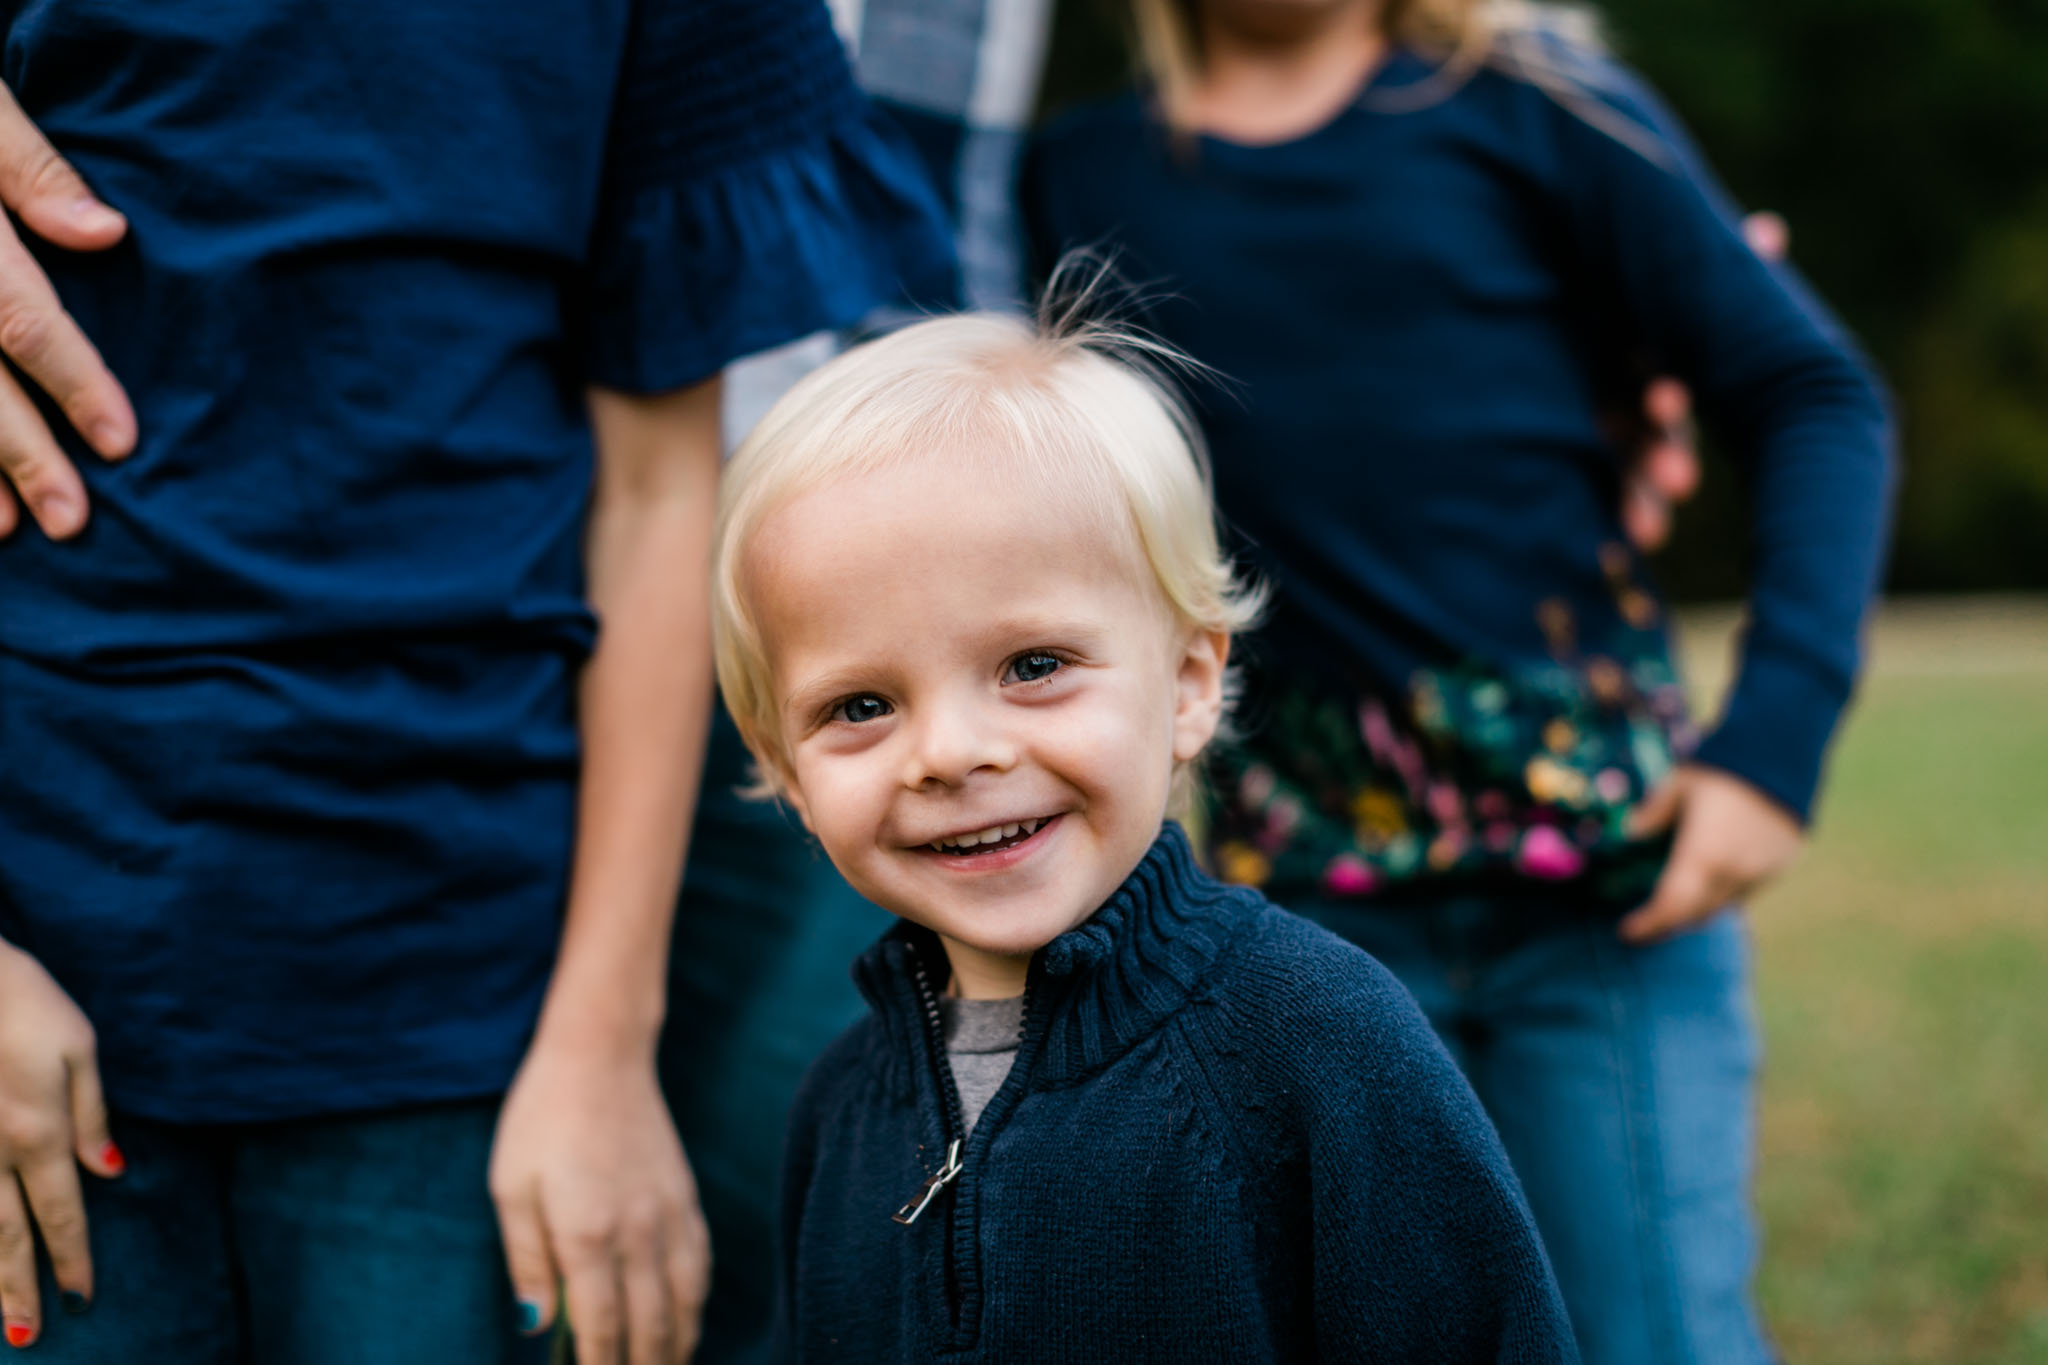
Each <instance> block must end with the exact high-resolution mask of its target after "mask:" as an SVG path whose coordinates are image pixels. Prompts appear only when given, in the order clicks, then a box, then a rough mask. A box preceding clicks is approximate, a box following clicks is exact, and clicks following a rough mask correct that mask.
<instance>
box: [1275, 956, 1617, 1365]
mask: <svg viewBox="0 0 2048 1365" xmlns="http://www.w3.org/2000/svg"><path fill="white" fill-rule="evenodd" d="M1255 960H1256V965H1253V966H1250V967H1249V968H1248V972H1249V977H1250V978H1256V977H1257V976H1266V977H1267V978H1268V981H1267V983H1264V984H1255V985H1254V986H1253V988H1252V989H1250V990H1248V991H1245V992H1243V994H1244V995H1245V997H1246V998H1248V999H1260V998H1264V999H1267V1000H1277V1001H1279V1002H1281V1004H1280V1008H1279V1013H1281V1014H1282V1015H1283V1016H1285V1017H1286V1023H1285V1024H1284V1025H1283V1026H1281V1027H1273V1026H1271V1025H1270V1024H1269V1025H1267V1026H1265V1027H1264V1028H1263V1030H1262V1031H1263V1032H1264V1033H1265V1034H1266V1035H1267V1036H1268V1037H1269V1038H1270V1039H1271V1040H1272V1042H1271V1044H1270V1045H1269V1049H1268V1051H1269V1054H1270V1055H1269V1056H1268V1057H1266V1058H1265V1059H1264V1060H1263V1061H1261V1062H1259V1063H1258V1070H1260V1071H1261V1072H1263V1073H1265V1074H1266V1075H1268V1076H1270V1077H1273V1078H1276V1079H1277V1080H1278V1082H1279V1084H1280V1086H1281V1087H1282V1089H1281V1092H1280V1093H1281V1096H1282V1097H1283V1098H1282V1101H1281V1102H1280V1103H1279V1104H1277V1105H1268V1106H1266V1107H1267V1108H1270V1109H1277V1110H1278V1111H1279V1112H1280V1113H1282V1114H1285V1115H1287V1116H1288V1119H1287V1121H1288V1124H1289V1126H1290V1127H1292V1128H1293V1129H1294V1130H1295V1132H1294V1133H1293V1134H1292V1135H1291V1136H1290V1138H1289V1139H1288V1141H1289V1143H1290V1145H1291V1144H1292V1143H1296V1142H1298V1143H1299V1144H1301V1148H1302V1151H1303V1158H1302V1159H1303V1161H1304V1162H1305V1164H1306V1171H1307V1181H1306V1190H1307V1193H1306V1195H1305V1198H1306V1199H1307V1201H1308V1204H1309V1217H1310V1219H1311V1222H1312V1229H1311V1240H1312V1243H1313V1267H1314V1287H1313V1304H1314V1312H1315V1319H1316V1321H1315V1334H1316V1341H1317V1345H1318V1352H1317V1353H1318V1356H1319V1357H1320V1358H1322V1359H1326V1360H1429V1361H1435V1362H1440V1365H1464V1363H1467V1362H1469V1363H1470V1365H1478V1362H1482V1361H1484V1362H1501V1363H1502V1365H1507V1363H1508V1362H1512V1363H1513V1365H1537V1362H1543V1363H1544V1365H1556V1363H1557V1362H1572V1361H1576V1360H1578V1358H1579V1356H1578V1349H1577V1346H1576V1345H1575V1343H1574V1338H1573V1335H1572V1330H1571V1324H1570V1320H1569V1319H1568V1317H1567V1316H1566V1313H1565V1307H1564V1301H1563V1298H1562V1297H1561V1296H1560V1294H1559V1292H1558V1289H1557V1282H1556V1279H1555V1278H1554V1276H1553V1275H1552V1273H1551V1269H1550V1263H1549V1260H1548V1258H1547V1257H1546V1256H1545V1255H1544V1252H1543V1247H1542V1243H1541V1241H1540V1240H1539V1238H1538V1235H1537V1232H1536V1224H1535V1219H1534V1217H1533V1216H1532V1215H1531V1213H1530V1212H1529V1207H1528V1204H1527V1202H1526V1201H1525V1200H1524V1198H1523V1195H1522V1189H1521V1185H1520V1183H1519V1182H1518V1181H1517V1180H1516V1178H1515V1175H1514V1172H1513V1170H1512V1169H1511V1168H1510V1167H1509V1165H1508V1159H1507V1153H1506V1152H1505V1151H1504V1150H1503V1149H1502V1147H1501V1144H1500V1139H1499V1137H1498V1136H1497V1135H1496V1134H1495V1132H1494V1129H1493V1125H1492V1123H1491V1122H1490V1121H1489V1120H1488V1119H1487V1117H1486V1114H1485V1112H1484V1111H1483V1110H1482V1109H1481V1108H1480V1106H1479V1100H1478V1097H1477V1096H1475V1095H1474V1094H1473V1093H1472V1089H1471V1087H1470V1086H1469V1085H1467V1084H1466V1082H1465V1079H1464V1077H1463V1076H1462V1075H1460V1074H1459V1072H1458V1069H1457V1067H1456V1065H1455V1064H1454V1063H1453V1062H1452V1061H1451V1058H1450V1056H1449V1055H1448V1054H1447V1053H1445V1051H1444V1049H1443V1047H1442V1045H1441V1044H1440V1043H1438V1041H1437V1039H1436V1035H1435V1034H1434V1033H1432V1032H1431V1031H1430V1028H1429V1025H1428V1023H1427V1022H1426V1021H1425V1020H1424V1019H1423V1017H1422V1014H1421V1012H1420V1011H1419V1010H1418V1009H1417V1008H1416V1006H1415V1003H1414V1001H1413V1000H1412V999H1411V998H1410V997H1409V995H1408V993H1407V991H1405V990H1404V989H1403V988H1402V987H1401V985H1400V983H1399V982H1397V981H1396V980H1395V979H1394V978H1393V977H1392V976H1391V975H1389V974H1388V973H1387V971H1386V970H1385V969H1384V968H1382V967H1381V966H1380V965H1379V964H1378V963H1377V962H1374V961H1373V960H1372V959H1371V958H1369V957H1368V956H1366V955H1365V954H1363V953H1360V952H1358V951H1357V950H1355V949H1352V948H1350V947H1349V945H1345V944H1342V943H1340V942H1338V941H1337V940H1336V939H1335V938H1333V937H1331V936H1329V935H1326V934H1324V933H1323V932H1322V931H1320V930H1317V929H1314V928H1312V927H1310V926H1308V925H1307V924H1305V923H1301V922H1299V921H1297V922H1295V926H1294V927H1293V928H1292V929H1290V930H1289V931H1287V932H1286V933H1283V934H1278V935H1274V936H1272V938H1271V939H1269V941H1268V946H1267V949H1266V950H1265V951H1262V952H1260V953H1258V954H1256V955H1255ZM1248 979H1249V978H1248ZM1303 982H1309V983H1313V989H1312V990H1311V989H1308V988H1304V987H1303V986H1302V985H1301V984H1300V983H1303ZM1290 983H1291V984H1290ZM1258 1031H1261V1030H1259V1029H1247V1032H1248V1033H1255V1032H1258Z"/></svg>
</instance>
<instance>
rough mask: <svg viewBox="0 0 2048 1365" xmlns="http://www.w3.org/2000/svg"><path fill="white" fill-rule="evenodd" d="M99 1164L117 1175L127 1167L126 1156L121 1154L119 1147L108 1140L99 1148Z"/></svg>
mask: <svg viewBox="0 0 2048 1365" xmlns="http://www.w3.org/2000/svg"><path fill="white" fill-rule="evenodd" d="M100 1165H102V1166H104V1167H106V1168H107V1169H108V1170H109V1171H112V1172H113V1173H114V1174H115V1175H119V1174H121V1172H123V1171H125V1170H127V1169H128V1158H127V1157H125V1156H122V1155H121V1149H120V1148H119V1147H116V1146H115V1145H114V1144H113V1143H111V1142H110V1143H108V1144H107V1145H106V1146H104V1147H102V1148H100Z"/></svg>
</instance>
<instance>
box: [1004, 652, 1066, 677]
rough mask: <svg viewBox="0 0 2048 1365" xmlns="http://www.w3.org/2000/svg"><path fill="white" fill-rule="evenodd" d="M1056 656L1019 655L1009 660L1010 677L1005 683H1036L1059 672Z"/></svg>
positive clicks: (1059, 665) (1042, 654)
mask: <svg viewBox="0 0 2048 1365" xmlns="http://www.w3.org/2000/svg"><path fill="white" fill-rule="evenodd" d="M1060 667H1061V664H1060V660H1059V658H1058V656H1056V655H1052V654H1044V653H1034V654H1019V655H1018V656H1017V657H1016V658H1014V659H1012V660H1010V677H1009V678H1008V679H1006V680H1005V681H1012V680H1014V681H1016V682H1037V681H1038V680H1039V679H1040V678H1050V677H1051V676H1052V675H1053V674H1055V673H1057V672H1059V671H1060Z"/></svg>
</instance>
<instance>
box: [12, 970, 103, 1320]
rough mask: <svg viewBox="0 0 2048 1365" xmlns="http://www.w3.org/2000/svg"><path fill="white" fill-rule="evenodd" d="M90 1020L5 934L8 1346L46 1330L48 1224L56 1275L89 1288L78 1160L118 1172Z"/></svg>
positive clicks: (84, 1291) (77, 1289) (88, 1293)
mask: <svg viewBox="0 0 2048 1365" xmlns="http://www.w3.org/2000/svg"><path fill="white" fill-rule="evenodd" d="M94 1046H95V1040H94V1036H93V1031H92V1025H91V1024H90V1023H88V1022H86V1018H85V1015H84V1014H82V1013H80V1011H79V1008H78V1006H76V1005H74V1004H72V1003H71V997H70V996H68V995H66V994H64V991H63V988H62V987H60V986H59V985H58V984H57V983H56V982H55V981H52V980H51V979H50V974H49V973H48V972H46V971H44V970H43V967H42V964H41V963H39V962H37V961H36V960H35V959H34V958H32V957H30V956H29V955H28V954H27V953H24V952H22V951H21V950H20V949H18V948H13V947H10V946H8V945H7V944H5V943H0V1318H5V1320H6V1329H5V1335H6V1338H7V1343H8V1344H9V1345H10V1346H15V1347H21V1346H26V1345H28V1344H29V1343H30V1342H31V1341H34V1340H35V1339H36V1337H37V1335H38V1334H39V1333H40V1332H41V1331H42V1317H43V1308H42V1304H41V1303H40V1302H39V1301H38V1294H37V1291H36V1260H35V1239H34V1238H33V1237H31V1236H30V1235H29V1234H30V1221H29V1220H30V1219H34V1222H35V1226H36V1227H37V1228H40V1229H41V1231H42V1234H43V1244H44V1245H45V1246H46V1247H48V1248H49V1252H50V1264H51V1266H52V1268H53V1269H54V1270H55V1271H56V1275H57V1284H58V1286H59V1287H60V1288H62V1289H63V1290H64V1291H65V1293H66V1294H76V1295H78V1296H79V1298H80V1300H81V1301H86V1300H90V1299H91V1298H92V1257H91V1254H90V1253H89V1252H88V1250H87V1247H86V1240H85V1202H84V1199H83V1197H82V1195H81V1194H80V1191H79V1185H78V1166H77V1164H74V1163H83V1164H84V1166H85V1168H86V1169H87V1170H89V1171H91V1172H92V1173H93V1174H95V1175H101V1176H109V1177H111V1176H117V1175H119V1174H120V1173H121V1170H122V1165H123V1163H122V1160H121V1153H120V1151H119V1150H118V1149H117V1148H116V1147H115V1146H114V1144H113V1141H112V1139H111V1138H109V1137H108V1136H107V1108H106V1103H105V1102H104V1101H103V1100H102V1099H101V1098H100V1072H99V1063H98V1061H97V1060H96V1059H95V1055H94Z"/></svg>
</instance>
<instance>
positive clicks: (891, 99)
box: [725, 0, 1054, 445]
mask: <svg viewBox="0 0 2048 1365" xmlns="http://www.w3.org/2000/svg"><path fill="white" fill-rule="evenodd" d="M1053 3H1054V0H833V3H832V11H833V17H834V19H835V21H836V22H837V23H838V26H839V33H840V36H841V37H842V38H844V39H845V40H846V42H847V45H848V47H849V48H851V49H852V51H853V54H854V65H855V69H856V71H857V73H858V75H859V77H860V82H861V84H862V86H864V87H865V88H866V90H867V92H868V95H869V96H870V98H872V99H873V100H874V101H875V102H876V103H877V104H879V105H881V106H882V107H883V108H885V109H887V110H888V111H889V113H890V114H891V115H893V116H894V117H895V119H896V120H897V122H898V123H899V124H901V125H902V127H903V129H904V131H905V132H907V133H908V134H909V135H910V139H911V141H912V142H913V143H914V144H915V145H916V147H917V149H918V151H919V152H920V153H921V154H922V155H923V157H924V160H925V164H926V166H927V167H928V168H929V169H930V171H931V175H932V181H933V183H934V185H936V186H937V188H938V191H939V194H940V197H941V199H942V200H943V201H944V202H945V205H946V210H947V212H948V213H950V214H952V216H953V225H954V230H955V237H956V241H957V243H958V250H959V254H960V271H961V278H962V287H963V291H964V293H965V302H966V303H967V304H968V305H969V306H970V307H974V308H996V309H1004V310H1009V311H1016V310H1020V309H1022V308H1023V307H1024V271H1023V251H1022V246H1021V234H1020V233H1019V230H1018V224H1017V208H1016V200H1015V194H1014V188H1015V181H1016V167H1017V157H1018V155H1019V153H1020V152H1021V151H1022V149H1023V143H1024V136H1025V131H1026V128H1027V125H1028V124H1029V122H1030V119H1031V113H1032V110H1033V108H1034V106H1035V105H1036V103H1037V99H1038V84H1039V78H1040V76H1041V75H1042V74H1043V69H1044V65H1045V50H1046V43H1047V40H1048V39H1049V38H1050V36H1051V32H1052V17H1053ZM877 321H878V322H886V321H887V319H878V320H877ZM844 340H845V339H844V338H843V337H836V336H833V335H831V334H829V333H821V334H819V335H816V336H812V337H807V338H805V339H804V340H802V341H798V342H794V343H792V344H791V345H788V346H785V347H782V348H781V349H780V350H776V351H771V352H768V353H767V354H765V355H761V356H755V357H753V358H751V359H748V360H745V361H742V362H740V363H739V364H737V365H734V366H732V367H731V368H730V369H728V370H727V371H726V406H725V428H726V438H727V442H728V444H729V445H730V444H735V443H737V442H738V440H739V439H740V438H741V437H742V436H744V435H745V434H746V432H747V431H748V430H749V429H750V428H752V426H753V425H754V423H755V422H757V421H759V420H760V418H761V415H762V414H763V413H765V412H766V411H767V410H768V408H769V406H770V405H771V404H773V403H774V401H775V400H776V399H777V398H778V397H780V396H781V395H782V393H783V391H784V390H786V389H787V388H788V387H789V386H790V385H791V384H793V383H795V382H796V381H797V380H798V379H800V378H801V377H803V376H804V375H805V374H807V373H809V372H810V371H811V370H812V369H813V368H815V367H816V366H818V365H819V364H821V363H823V362H824V361H825V360H828V359H830V358H831V357H832V356H833V355H834V354H835V353H837V351H838V350H839V349H840V348H841V346H842V345H843V344H844Z"/></svg>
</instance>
